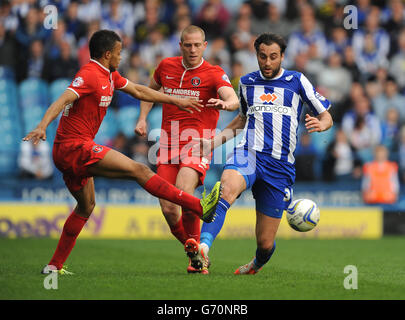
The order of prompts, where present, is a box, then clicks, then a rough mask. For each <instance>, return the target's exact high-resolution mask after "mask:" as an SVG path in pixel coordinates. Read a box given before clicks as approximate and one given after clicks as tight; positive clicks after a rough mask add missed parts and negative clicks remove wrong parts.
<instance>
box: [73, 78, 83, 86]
mask: <svg viewBox="0 0 405 320" xmlns="http://www.w3.org/2000/svg"><path fill="white" fill-rule="evenodd" d="M83 83H84V81H83V78H82V77H77V78H76V79H74V80H73V82H72V86H73V87H80V86H81V85H82V84H83Z"/></svg>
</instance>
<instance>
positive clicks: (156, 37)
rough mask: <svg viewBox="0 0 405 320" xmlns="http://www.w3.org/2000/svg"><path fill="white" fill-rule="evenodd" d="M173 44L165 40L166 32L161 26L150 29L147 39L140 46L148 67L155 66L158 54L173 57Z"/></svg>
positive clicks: (142, 56)
mask: <svg viewBox="0 0 405 320" xmlns="http://www.w3.org/2000/svg"><path fill="white" fill-rule="evenodd" d="M170 49H171V46H170V45H169V44H168V41H167V40H165V37H164V34H163V33H162V32H161V30H160V29H159V28H157V27H156V28H153V29H152V30H150V31H149V34H148V36H147V38H146V40H145V41H144V42H143V43H142V44H141V45H140V46H139V54H140V56H141V59H142V61H143V62H144V63H145V67H146V68H147V69H153V68H155V67H156V66H155V61H156V57H157V56H162V57H171V56H173V54H174V52H171V50H170Z"/></svg>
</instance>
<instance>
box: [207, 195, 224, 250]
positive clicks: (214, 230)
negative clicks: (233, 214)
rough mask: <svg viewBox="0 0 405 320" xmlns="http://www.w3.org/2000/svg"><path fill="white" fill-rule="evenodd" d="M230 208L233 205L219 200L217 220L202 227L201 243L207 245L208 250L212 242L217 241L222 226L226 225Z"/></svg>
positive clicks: (216, 211)
mask: <svg viewBox="0 0 405 320" xmlns="http://www.w3.org/2000/svg"><path fill="white" fill-rule="evenodd" d="M230 206H231V205H230V204H229V203H228V202H227V201H226V200H224V199H222V198H221V199H219V202H218V204H217V208H216V210H215V213H216V217H215V220H214V221H212V222H211V223H203V225H202V228H201V237H200V243H205V244H206V245H207V246H208V248H210V247H211V245H212V242H213V241H214V240H215V238H216V237H217V235H218V233H219V232H220V231H221V229H222V226H223V225H224V221H225V216H226V212H227V211H228V209H229V208H230Z"/></svg>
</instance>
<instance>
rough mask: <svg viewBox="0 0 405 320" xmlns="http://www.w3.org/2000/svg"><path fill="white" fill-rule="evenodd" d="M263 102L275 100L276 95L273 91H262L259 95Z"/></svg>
mask: <svg viewBox="0 0 405 320" xmlns="http://www.w3.org/2000/svg"><path fill="white" fill-rule="evenodd" d="M259 98H260V100H262V101H263V102H267V103H269V102H274V101H276V100H277V95H276V94H275V93H263V94H262V95H261V96H260V97H259Z"/></svg>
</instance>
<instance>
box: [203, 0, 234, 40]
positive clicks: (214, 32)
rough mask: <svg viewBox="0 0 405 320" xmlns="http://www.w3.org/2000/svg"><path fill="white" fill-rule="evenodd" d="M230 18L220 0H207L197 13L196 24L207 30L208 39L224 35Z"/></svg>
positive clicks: (206, 36)
mask: <svg viewBox="0 0 405 320" xmlns="http://www.w3.org/2000/svg"><path fill="white" fill-rule="evenodd" d="M229 19H230V15H229V12H228V10H227V9H226V7H225V6H224V5H223V4H222V3H221V1H220V0H207V1H206V2H205V3H204V5H203V6H202V7H201V9H200V12H199V13H198V14H197V16H196V19H195V24H196V25H198V26H199V27H200V28H202V29H203V30H204V31H205V38H206V40H212V39H214V38H215V37H218V36H223V35H224V32H225V30H226V27H227V25H228V22H229Z"/></svg>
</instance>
